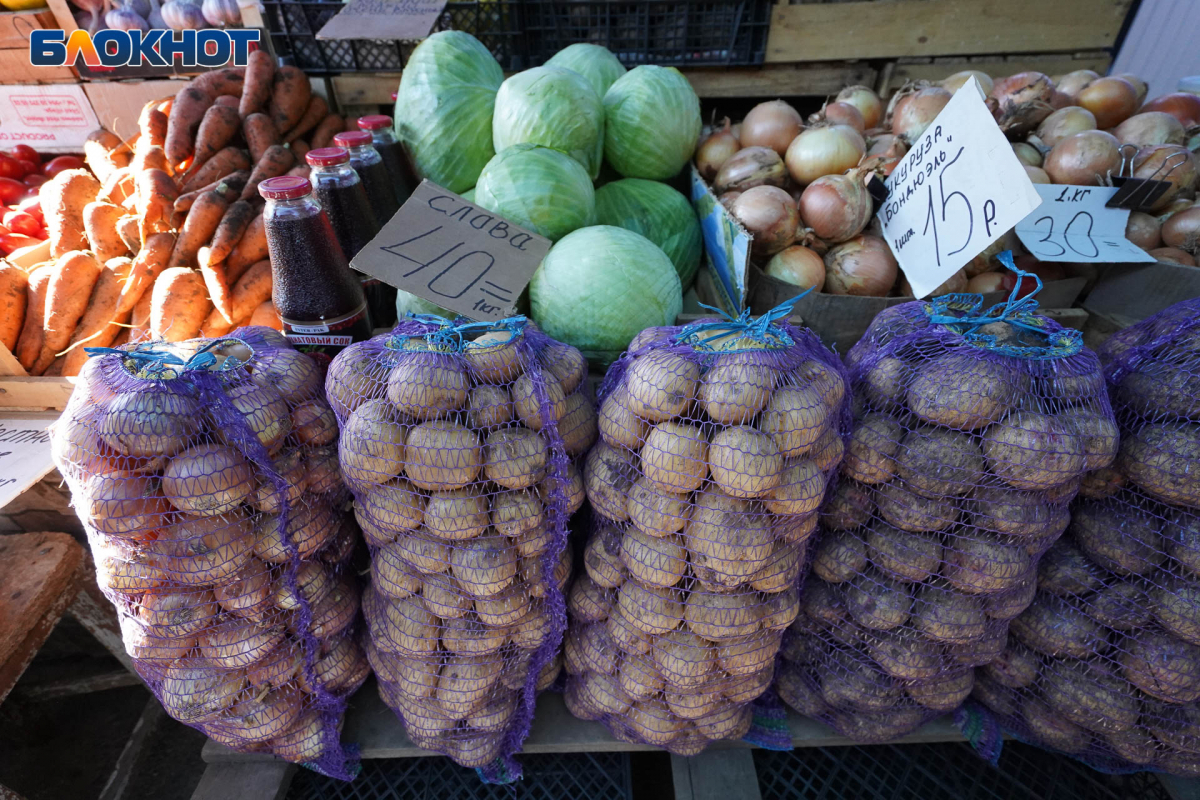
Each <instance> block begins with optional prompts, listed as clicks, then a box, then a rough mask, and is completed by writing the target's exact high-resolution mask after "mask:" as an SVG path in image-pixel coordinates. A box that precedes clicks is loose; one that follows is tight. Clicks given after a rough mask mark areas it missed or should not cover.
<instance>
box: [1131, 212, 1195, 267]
mask: <svg viewBox="0 0 1200 800" xmlns="http://www.w3.org/2000/svg"><path fill="white" fill-rule="evenodd" d="M1130 216H1132V215H1130ZM1162 240H1163V244H1165V245H1166V246H1167V247H1178V248H1179V249H1180V250H1186V251H1187V252H1189V253H1191V254H1192V255H1193V256H1196V255H1200V208H1198V207H1192V208H1190V209H1188V210H1187V211H1180V212H1179V213H1178V214H1173V215H1171V218H1170V219H1168V220H1167V221H1166V222H1164V223H1163V226H1162Z"/></svg>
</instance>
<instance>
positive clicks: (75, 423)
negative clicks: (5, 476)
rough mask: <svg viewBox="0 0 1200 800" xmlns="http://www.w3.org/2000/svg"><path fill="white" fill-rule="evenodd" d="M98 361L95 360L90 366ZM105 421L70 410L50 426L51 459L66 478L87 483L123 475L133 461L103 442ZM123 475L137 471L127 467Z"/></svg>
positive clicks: (83, 412) (96, 416)
mask: <svg viewBox="0 0 1200 800" xmlns="http://www.w3.org/2000/svg"><path fill="white" fill-rule="evenodd" d="M95 361H96V359H92V361H91V362H89V363H94V362H95ZM72 397H73V396H72ZM102 419H103V418H102V417H101V416H100V415H99V414H91V413H88V412H87V411H86V410H81V413H79V414H73V413H72V412H71V410H70V409H69V408H68V410H67V411H65V412H64V413H63V415H62V416H61V417H59V418H58V419H57V420H55V421H54V423H53V424H52V425H51V426H50V429H49V430H50V432H51V437H52V438H51V439H50V457H51V458H52V459H53V461H54V465H55V466H56V467H58V471H59V472H61V473H62V474H63V475H64V476H68V477H71V478H78V479H79V480H84V479H86V478H90V477H91V476H93V475H98V474H111V473H114V472H120V471H122V469H121V466H123V465H122V464H121V462H122V461H126V462H131V461H133V459H131V458H121V457H120V456H118V455H117V453H116V452H115V451H114V450H113V449H112V448H111V447H109V446H108V445H106V444H105V443H104V441H103V440H102V439H101V438H100V431H99V424H100V421H101V420H102ZM123 471H125V472H132V471H133V470H129V469H128V467H126V468H125V470H123Z"/></svg>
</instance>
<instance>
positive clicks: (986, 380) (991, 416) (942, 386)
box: [907, 351, 1028, 431]
mask: <svg viewBox="0 0 1200 800" xmlns="http://www.w3.org/2000/svg"><path fill="white" fill-rule="evenodd" d="M1027 383H1028V381H1027V379H1026V378H1025V376H1024V375H1018V374H1013V372H1012V369H1011V368H1006V367H1004V366H1002V365H1000V364H997V363H995V362H993V361H990V360H986V359H985V358H982V357H980V355H979V354H976V353H974V352H966V351H964V352H950V353H947V354H945V355H943V356H939V357H937V358H935V359H933V360H931V361H928V362H927V363H926V364H925V365H924V366H922V367H921V369H920V370H919V371H918V372H917V374H916V376H915V377H914V378H913V379H912V383H911V385H910V386H909V387H908V393H907V400H908V407H909V408H910V409H912V411H913V413H914V414H916V415H917V416H918V417H920V418H921V419H923V420H925V421H926V422H930V423H933V424H934V425H943V426H945V427H947V428H955V429H958V430H964V431H974V430H979V429H980V428H985V427H987V426H988V425H990V424H991V423H993V422H997V421H999V420H1000V418H1001V417H1003V416H1004V414H1005V413H1006V412H1007V411H1008V410H1009V408H1011V407H1012V406H1013V404H1014V403H1015V401H1016V398H1017V397H1019V396H1020V395H1021V394H1023V393H1024V391H1025V388H1026V385H1027Z"/></svg>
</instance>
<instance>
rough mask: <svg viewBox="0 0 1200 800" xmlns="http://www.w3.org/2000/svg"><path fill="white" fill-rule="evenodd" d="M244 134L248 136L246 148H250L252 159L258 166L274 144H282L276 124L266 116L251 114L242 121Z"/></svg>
mask: <svg viewBox="0 0 1200 800" xmlns="http://www.w3.org/2000/svg"><path fill="white" fill-rule="evenodd" d="M242 132H243V133H244V134H245V136H246V146H247V147H249V148H250V158H251V159H253V160H254V163H255V164H257V163H258V160H259V159H260V158H262V155H263V153H265V152H267V148H268V147H270V146H271V145H273V144H282V142H281V141H280V139H279V131H278V130H277V129H276V128H275V123H274V122H272V121H271V118H270V117H269V116H267V115H266V114H259V113H254V114H250V115H249V116H248V117H246V118H245V119H244V120H243V121H242Z"/></svg>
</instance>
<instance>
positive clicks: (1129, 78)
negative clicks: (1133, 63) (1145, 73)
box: [1117, 72, 1150, 103]
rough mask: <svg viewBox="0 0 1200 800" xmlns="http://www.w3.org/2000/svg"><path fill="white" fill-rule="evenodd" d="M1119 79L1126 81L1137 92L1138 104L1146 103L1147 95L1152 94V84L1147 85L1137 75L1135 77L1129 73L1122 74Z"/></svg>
mask: <svg viewBox="0 0 1200 800" xmlns="http://www.w3.org/2000/svg"><path fill="white" fill-rule="evenodd" d="M1117 77H1118V78H1121V79H1122V80H1124V81H1126V82H1127V83H1128V84H1129V85H1130V86H1132V87H1133V90H1134V91H1135V92H1137V99H1138V103H1144V102H1146V95H1147V94H1148V93H1149V92H1150V84H1148V83H1146V82H1145V81H1144V80H1142V79H1141V78H1139V77H1138V76H1137V75H1133V74H1131V73H1128V72H1122V73H1121V74H1120V75H1118V76H1117Z"/></svg>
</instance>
